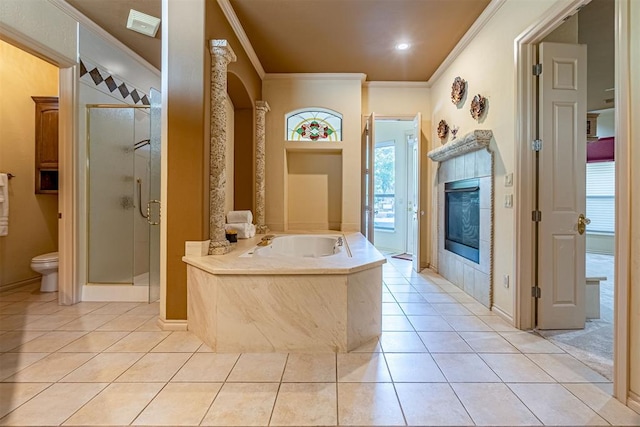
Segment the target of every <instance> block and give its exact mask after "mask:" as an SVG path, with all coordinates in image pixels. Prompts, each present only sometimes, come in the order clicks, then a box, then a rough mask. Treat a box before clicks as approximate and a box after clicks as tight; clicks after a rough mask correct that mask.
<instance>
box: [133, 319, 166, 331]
mask: <svg viewBox="0 0 640 427" xmlns="http://www.w3.org/2000/svg"><path fill="white" fill-rule="evenodd" d="M161 330H162V329H161V328H160V326H158V318H157V317H155V316H154V317H152V318H151V319H149V320H147V321H146V322H144V323H143V324H142V325H140V326H139V327H138V329H136V331H140V332H142V331H146V332H156V331H161Z"/></svg>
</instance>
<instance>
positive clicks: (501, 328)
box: [478, 316, 518, 332]
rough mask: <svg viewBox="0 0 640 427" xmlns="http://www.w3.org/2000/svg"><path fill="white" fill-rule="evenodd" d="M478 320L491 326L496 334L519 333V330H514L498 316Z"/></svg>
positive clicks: (479, 317) (480, 317) (482, 317)
mask: <svg viewBox="0 0 640 427" xmlns="http://www.w3.org/2000/svg"><path fill="white" fill-rule="evenodd" d="M478 319H480V320H482V321H483V322H484V323H486V324H487V325H489V327H490V328H491V329H493V330H494V331H496V332H518V329H516V328H514V327H513V326H511V325H510V324H508V323H507V322H505V321H504V320H502V319H501V318H500V317H498V316H478Z"/></svg>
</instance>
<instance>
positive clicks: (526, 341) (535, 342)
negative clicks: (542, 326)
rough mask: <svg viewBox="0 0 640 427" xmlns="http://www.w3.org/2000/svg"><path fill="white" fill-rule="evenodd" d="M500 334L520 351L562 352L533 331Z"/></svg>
mask: <svg viewBox="0 0 640 427" xmlns="http://www.w3.org/2000/svg"><path fill="white" fill-rule="evenodd" d="M500 335H502V336H503V337H504V338H505V339H506V340H507V341H509V342H510V343H511V344H512V345H513V346H514V347H515V348H517V349H518V350H520V351H521V352H522V353H564V351H563V350H562V349H561V348H560V347H558V346H556V345H555V344H552V343H551V341H548V340H546V339H544V338H543V337H541V336H540V335H538V334H536V333H533V332H527V331H518V332H500Z"/></svg>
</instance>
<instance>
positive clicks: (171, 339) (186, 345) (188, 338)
mask: <svg viewBox="0 0 640 427" xmlns="http://www.w3.org/2000/svg"><path fill="white" fill-rule="evenodd" d="M201 345H202V341H201V340H200V338H198V337H197V336H195V334H194V333H193V332H189V331H176V332H171V335H169V336H168V337H167V338H165V339H164V340H162V342H161V343H160V344H158V345H157V346H155V347H154V348H153V350H151V351H152V352H160V353H182V352H186V353H193V352H194V351H196V350H198V348H199V347H200V346H201Z"/></svg>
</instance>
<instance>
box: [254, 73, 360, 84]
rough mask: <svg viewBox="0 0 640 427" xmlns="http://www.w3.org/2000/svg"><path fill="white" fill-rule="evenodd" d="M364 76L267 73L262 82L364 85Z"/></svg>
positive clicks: (354, 74) (358, 74)
mask: <svg viewBox="0 0 640 427" xmlns="http://www.w3.org/2000/svg"><path fill="white" fill-rule="evenodd" d="M366 79H367V75H366V74H362V73H268V74H265V76H264V80H360V81H361V82H363V83H364V81H365V80H366Z"/></svg>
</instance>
